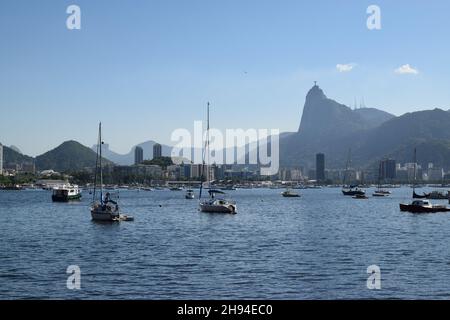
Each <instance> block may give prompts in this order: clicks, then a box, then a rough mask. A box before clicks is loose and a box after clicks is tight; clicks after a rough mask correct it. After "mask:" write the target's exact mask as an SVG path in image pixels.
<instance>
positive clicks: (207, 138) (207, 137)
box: [206, 102, 211, 189]
mask: <svg viewBox="0 0 450 320" xmlns="http://www.w3.org/2000/svg"><path fill="white" fill-rule="evenodd" d="M206 146H207V147H206V152H208V153H207V157H208V158H207V163H206V168H207V173H206V174H207V176H206V177H207V179H208V187H209V189H211V172H210V171H209V170H211V168H210V165H209V102H208V111H207V119H206Z"/></svg>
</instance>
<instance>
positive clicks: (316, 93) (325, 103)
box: [280, 85, 450, 169]
mask: <svg viewBox="0 0 450 320" xmlns="http://www.w3.org/2000/svg"><path fill="white" fill-rule="evenodd" d="M415 147H417V154H418V162H419V163H420V164H422V165H426V164H427V163H428V162H433V163H434V164H435V165H438V166H443V167H444V168H446V169H448V168H450V157H449V155H450V112H448V111H444V110H441V109H434V110H426V111H419V112H412V113H406V114H404V115H402V116H399V117H395V116H393V115H391V114H389V113H387V112H384V111H381V110H378V109H374V108H362V109H356V110H352V109H350V108H348V107H347V106H345V105H342V104H340V103H338V102H336V101H334V100H331V99H329V98H327V97H326V95H325V94H324V92H323V91H322V89H320V88H319V87H318V86H317V85H315V86H314V87H313V88H312V89H311V90H310V91H309V92H308V94H307V96H306V100H305V106H304V111H303V115H302V119H301V124H300V128H299V131H298V132H296V133H292V134H289V135H285V136H281V137H280V164H281V166H284V167H298V166H306V167H308V168H314V167H315V163H314V162H315V154H316V153H318V152H323V153H325V155H326V159H327V162H326V166H327V168H342V167H344V166H345V162H346V158H347V152H348V150H349V149H350V148H351V150H352V163H353V165H355V166H358V167H368V166H373V164H374V163H375V162H376V161H379V160H380V159H382V158H385V157H391V158H393V159H396V160H397V162H400V163H405V162H411V161H412V152H413V149H414V148H415Z"/></svg>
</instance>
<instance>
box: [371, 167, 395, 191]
mask: <svg viewBox="0 0 450 320" xmlns="http://www.w3.org/2000/svg"><path fill="white" fill-rule="evenodd" d="M390 194H391V192H390V191H388V190H384V189H381V161H380V164H379V166H378V187H377V190H375V192H374V193H373V194H372V196H373V197H387V196H389V195H390Z"/></svg>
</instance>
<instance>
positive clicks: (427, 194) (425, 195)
mask: <svg viewBox="0 0 450 320" xmlns="http://www.w3.org/2000/svg"><path fill="white" fill-rule="evenodd" d="M416 167H417V149H416V148H414V182H413V198H414V199H425V198H428V197H429V196H430V194H429V193H425V192H424V193H423V194H421V195H420V194H417V193H416Z"/></svg>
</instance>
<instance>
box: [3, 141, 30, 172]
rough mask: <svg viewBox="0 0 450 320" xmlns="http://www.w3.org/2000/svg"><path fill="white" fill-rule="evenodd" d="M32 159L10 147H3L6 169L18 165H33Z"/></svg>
mask: <svg viewBox="0 0 450 320" xmlns="http://www.w3.org/2000/svg"><path fill="white" fill-rule="evenodd" d="M33 161H34V159H33V158H32V157H29V156H26V155H23V154H21V153H19V152H17V151H15V150H14V149H11V148H10V147H6V146H3V166H4V167H5V168H12V167H15V166H16V164H18V165H20V164H23V163H33Z"/></svg>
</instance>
